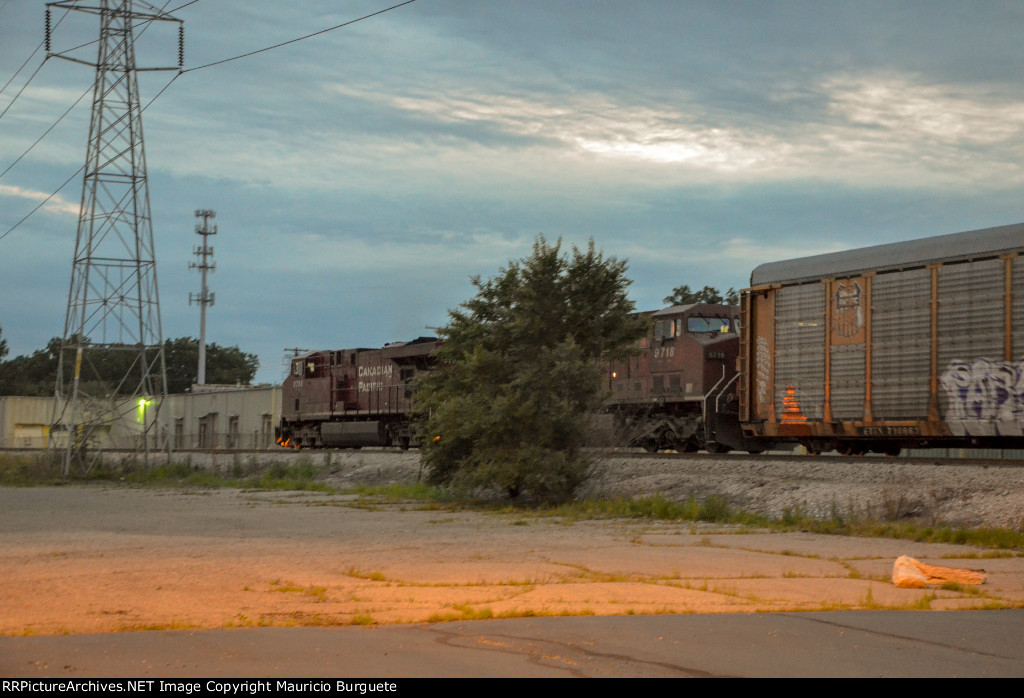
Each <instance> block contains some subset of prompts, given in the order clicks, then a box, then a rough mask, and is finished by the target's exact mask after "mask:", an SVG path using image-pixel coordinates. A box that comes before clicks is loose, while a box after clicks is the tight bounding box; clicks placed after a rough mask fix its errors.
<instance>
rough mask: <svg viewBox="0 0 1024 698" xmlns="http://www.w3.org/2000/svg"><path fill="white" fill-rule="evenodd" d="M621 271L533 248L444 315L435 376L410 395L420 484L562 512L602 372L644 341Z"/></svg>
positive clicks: (541, 244)
mask: <svg viewBox="0 0 1024 698" xmlns="http://www.w3.org/2000/svg"><path fill="white" fill-rule="evenodd" d="M625 272H626V263H625V262H622V261H618V260H617V259H615V258H614V257H610V258H608V259H605V258H604V256H603V254H602V253H600V252H597V251H596V250H595V249H594V244H593V241H591V243H590V246H589V247H588V248H587V249H586V251H580V250H579V249H577V248H575V247H573V249H572V255H571V257H570V256H569V255H566V254H563V253H562V251H561V242H557V243H555V244H554V245H551V244H548V242H547V241H546V240H545V239H544V238H543V237H542V236H541V237H538V238H537V241H536V242H535V243H534V246H533V255H532V256H530V257H528V258H525V259H522V260H519V261H512V262H510V263H509V264H508V266H507V267H505V268H503V269H502V270H501V272H500V273H499V275H498V276H497V277H495V278H493V279H490V280H488V281H481V280H480V277H474V278H473V279H472V282H473V285H474V286H475V287H476V289H477V294H476V296H475V297H474V298H472V299H471V300H468V301H466V302H465V303H463V304H462V305H461V306H460V308H459V309H458V310H452V311H449V317H450V319H449V322H448V324H447V325H446V326H445V327H443V328H441V330H440V333H439V334H440V335H441V337H442V338H443V339H444V345H443V346H442V348H441V349H440V350H439V351H438V353H437V359H438V369H437V370H435V371H433V372H431V373H430V374H429V375H426V376H424V377H423V378H422V379H420V380H419V381H417V383H416V405H417V408H418V409H419V410H420V411H421V415H422V417H421V423H422V429H423V432H422V433H423V434H424V435H425V437H426V438H425V445H424V448H423V451H422V457H423V462H424V464H425V465H426V466H427V470H428V481H429V482H430V483H432V484H437V485H446V486H451V487H453V488H454V489H456V490H458V491H462V492H474V491H481V490H485V491H499V492H505V493H507V494H508V495H509V496H511V497H513V498H514V497H516V496H518V495H519V494H521V493H529V494H530V495H531V496H533V497H534V498H536V499H544V500H555V501H557V500H563V499H565V498H567V497H568V496H570V495H571V494H572V492H573V490H574V489H575V488H576V486H577V485H578V484H579V483H580V482H582V480H583V478H584V477H585V475H586V471H587V466H588V459H587V457H586V455H585V454H584V453H583V452H582V446H583V443H584V439H585V436H586V432H587V426H588V421H589V417H590V414H591V413H592V412H593V411H594V410H595V409H596V408H597V407H598V405H599V404H600V403H601V400H602V397H603V393H602V387H601V382H602V381H601V376H602V369H601V365H602V363H603V362H606V361H609V360H612V359H617V358H622V357H624V356H626V355H627V354H628V352H629V350H630V348H631V347H632V346H633V345H634V343H635V342H636V341H637V340H639V339H640V338H641V337H643V336H644V335H645V334H646V333H647V323H646V322H645V321H643V320H642V319H640V318H638V317H636V316H635V315H634V314H633V310H634V307H633V303H632V301H630V300H629V299H628V297H627V295H626V290H627V288H628V286H629V284H630V283H631V282H630V281H629V280H628V279H627V278H626V276H625Z"/></svg>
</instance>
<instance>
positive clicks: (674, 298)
mask: <svg viewBox="0 0 1024 698" xmlns="http://www.w3.org/2000/svg"><path fill="white" fill-rule="evenodd" d="M663 301H664V303H665V305H690V304H691V303H724V304H726V305H739V304H740V294H739V291H737V290H736V289H734V288H730V289H729V290H728V291H726V292H725V295H724V296H723V295H722V294H721V293H719V292H718V289H717V288H712V287H711V286H705V287H704V288H702V289H701V290H699V291H693V290H691V289H690V287H689V286H687V285H685V284H684V285H682V286H676V287H675V288H674V289H672V293H671V294H670V295H668V296H665V298H664V299H663Z"/></svg>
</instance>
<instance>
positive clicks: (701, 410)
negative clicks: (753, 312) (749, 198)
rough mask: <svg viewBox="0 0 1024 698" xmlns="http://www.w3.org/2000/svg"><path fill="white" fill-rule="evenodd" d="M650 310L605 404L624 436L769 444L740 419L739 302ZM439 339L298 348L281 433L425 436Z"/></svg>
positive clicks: (647, 440)
mask: <svg viewBox="0 0 1024 698" xmlns="http://www.w3.org/2000/svg"><path fill="white" fill-rule="evenodd" d="M641 315H643V316H646V317H649V318H650V320H651V325H650V326H651V331H650V333H649V334H648V336H647V337H646V338H645V339H643V340H641V341H640V343H639V346H638V347H637V351H636V352H635V353H634V354H633V356H631V357H630V358H629V359H628V360H627V361H624V362H621V363H617V364H613V365H610V366H608V369H607V381H608V382H607V388H608V397H607V399H606V401H605V405H604V409H605V414H606V416H607V417H608V418H609V419H610V420H611V422H612V425H611V427H610V428H611V429H612V434H613V437H612V438H613V439H615V440H616V443H618V444H619V445H632V446H642V447H643V448H645V449H647V450H648V451H656V450H659V449H679V450H683V451H696V450H698V449H707V450H709V451H711V452H725V451H728V450H730V449H732V448H741V447H746V448H749V449H750V450H753V449H755V448H763V446H758V445H755V444H754V443H753V442H750V441H749V440H748V439H745V438H744V437H743V435H742V433H741V432H740V429H739V423H738V421H737V419H738V418H737V414H738V411H737V403H736V388H735V385H736V379H737V377H738V376H737V373H736V368H735V367H736V359H737V354H738V350H739V339H738V338H739V318H738V308H737V307H736V306H729V305H718V304H706V303H698V304H692V305H682V306H675V307H671V308H666V309H664V310H659V311H655V312H645V313H641ZM437 346H438V340H437V339H436V338H434V337H420V338H418V339H415V340H413V341H411V342H396V343H393V344H388V345H385V346H384V347H383V348H381V349H365V348H364V349H344V350H341V351H313V352H308V353H306V354H303V355H301V356H296V357H294V358H293V359H292V362H291V370H290V372H289V376H288V378H286V379H285V381H284V384H283V386H282V389H281V390H282V394H281V423H280V426H279V427H278V428H277V430H276V431H277V443H278V444H280V445H282V446H286V447H291V448H321V447H333V448H360V447H362V446H397V447H399V448H402V449H407V448H410V447H414V446H417V445H419V436H418V434H417V433H416V431H415V429H414V428H413V426H412V423H411V421H410V418H409V417H410V411H411V409H412V402H411V393H412V389H411V383H412V381H413V379H414V378H415V377H416V376H417V375H418V374H419V373H420V372H422V371H425V370H429V368H430V366H431V363H432V354H433V352H434V350H435V349H436V348H437ZM748 442H749V443H748Z"/></svg>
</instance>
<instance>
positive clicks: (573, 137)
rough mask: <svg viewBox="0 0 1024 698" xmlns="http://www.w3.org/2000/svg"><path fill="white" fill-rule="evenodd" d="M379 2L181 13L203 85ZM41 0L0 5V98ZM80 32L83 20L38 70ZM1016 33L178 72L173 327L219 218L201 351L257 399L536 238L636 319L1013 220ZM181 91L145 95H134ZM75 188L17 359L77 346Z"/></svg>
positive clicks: (447, 299) (159, 46)
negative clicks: (253, 359) (223, 355)
mask: <svg viewBox="0 0 1024 698" xmlns="http://www.w3.org/2000/svg"><path fill="white" fill-rule="evenodd" d="M164 1H165V0H155V4H156V5H157V6H158V7H160V6H163V5H164ZM185 2H186V0H172V2H171V3H170V4H169V5H168V9H172V8H174V7H177V6H180V5H182V4H184V3H185ZM395 2H397V0H390V1H389V0H347V1H343V0H331V1H314V0H304V1H302V2H292V3H283V2H274V1H273V0H244V1H242V0H200V1H199V2H196V3H194V4H191V5H189V6H188V7H185V8H184V9H181V10H180V11H178V12H177V13H176V15H175V16H177V17H179V18H180V19H182V20H184V22H185V28H186V58H185V67H186V68H195V67H198V66H202V65H205V64H207V63H210V62H213V61H217V60H220V59H223V58H229V57H232V56H236V55H239V54H242V53H246V52H248V51H252V50H255V49H259V48H263V47H265V46H269V45H272V44H276V43H280V42H283V41H287V40H290V39H294V38H297V37H300V36H303V35H305V34H310V33H312V32H316V31H318V30H321V29H325V28H328V27H331V26H334V25H337V24H340V23H342V22H345V21H347V20H351V19H356V18H358V17H360V16H362V15H365V14H368V13H370V12H374V11H377V10H380V9H383V8H385V7H388V6H389V5H392V4H394V3H395ZM90 4H94V3H90ZM44 7H45V5H44V3H43V2H40V1H37V0H0V86H2V85H3V83H5V82H7V80H8V78H10V77H11V76H12V75H14V74H15V71H17V69H18V67H19V66H20V65H21V64H22V63H23V62H24V61H25V60H26V59H27V58H28V57H29V55H30V54H31V53H32V51H33V50H34V49H36V47H37V46H38V45H39V43H40V42H41V40H42V34H43V15H44ZM62 14H63V11H62V10H58V9H55V10H54V22H56V21H57V19H59V18H60V16H61V15H62ZM96 36H98V28H97V25H96V24H95V18H93V17H91V16H88V15H84V14H81V13H72V16H69V17H68V18H67V20H66V22H65V23H63V24H61V26H60V27H58V28H57V29H56V31H55V32H54V49H55V50H59V49H63V48H67V47H71V46H75V45H76V44H77V43H82V42H85V41H89V40H90V39H95V38H96ZM1022 37H1024V1H1022V0H1016V1H1013V2H999V1H996V0H986V1H977V2H940V1H938V0H926V1H923V2H915V1H913V0H900V1H899V2H896V1H891V2H870V1H866V0H858V1H857V2H829V1H827V0H813V1H811V2H785V1H776V2H723V1H721V0H715V1H712V2H690V1H683V0H678V1H669V0H663V1H655V0H630V1H628V2H627V1H626V0H618V1H608V0H579V1H576V0H418V2H415V3H413V4H411V5H407V6H405V7H402V8H399V9H396V10H394V11H391V12H388V13H385V14H382V15H380V16H377V17H374V18H371V19H368V20H366V21H363V22H360V23H357V24H354V25H352V26H349V27H346V28H342V29H338V30H336V31H333V32H330V33H326V34H323V35H320V36H317V37H314V38H311V39H308V40H305V41H301V42H298V43H295V44H291V45H289V46H285V47H282V48H278V49H275V50H273V51H269V52H266V53H261V54H259V55H256V56H252V57H249V58H244V59H241V60H237V61H234V62H230V63H226V64H223V65H219V66H214V67H209V68H202V69H199V70H194V71H192V72H187V73H184V74H183V75H181V76H180V77H178V79H177V80H175V81H174V83H173V84H172V85H171V86H170V87H169V88H168V89H167V90H166V92H164V93H163V94H162V95H161V96H160V97H159V99H157V100H156V101H155V102H154V103H153V105H152V106H151V107H149V109H148V110H147V111H146V113H145V115H144V123H145V135H146V155H147V159H148V166H149V188H150V198H151V202H152V210H153V220H154V234H155V241H156V249H157V258H158V270H159V271H158V274H159V282H160V300H161V307H162V314H163V334H164V336H165V337H180V336H198V334H199V311H198V307H197V306H192V307H190V306H189V305H188V295H189V293H190V292H193V293H195V292H198V290H199V275H198V273H196V272H195V271H190V270H189V269H188V264H189V262H190V261H195V258H194V257H193V256H192V254H191V252H192V248H193V246H194V245H196V244H199V242H200V239H199V236H197V235H196V234H195V233H194V232H193V231H194V227H195V222H196V219H195V218H194V215H193V214H194V211H195V209H198V208H210V209H214V210H216V212H217V218H216V223H217V225H218V227H219V234H218V235H217V236H216V237H215V238H212V242H213V244H214V247H215V250H216V255H215V259H216V262H217V270H216V272H215V273H214V274H213V275H212V276H211V278H210V286H211V289H212V290H213V291H214V292H215V293H216V305H215V306H214V307H213V308H211V309H210V311H209V315H208V321H207V322H208V339H209V341H213V342H217V343H218V344H222V345H238V346H240V347H241V348H242V349H243V350H245V351H250V352H256V353H258V354H259V356H260V360H261V369H260V372H259V374H258V376H257V379H258V380H260V381H266V382H271V381H273V382H277V381H279V380H280V378H281V369H282V355H283V350H284V348H285V347H296V346H298V347H305V348H317V349H328V348H330V349H340V348H344V347H353V346H379V345H381V344H382V343H384V342H388V341H394V340H404V339H411V338H413V337H416V336H419V335H423V334H429V331H428V330H426V329H425V327H426V326H437V325H441V324H443V323H444V322H445V319H446V310H447V309H448V308H452V307H455V306H456V305H458V304H459V303H460V302H462V301H463V300H466V299H467V298H468V297H469V296H471V295H472V286H471V285H470V283H469V276H470V275H474V274H479V275H482V276H484V277H488V276H491V275H493V274H495V273H496V272H497V271H498V269H499V268H500V267H501V266H502V265H503V264H505V263H506V262H507V261H508V260H509V259H512V258H520V257H523V256H526V255H528V254H529V253H530V250H531V245H532V243H533V241H534V240H535V238H536V236H537V235H538V234H543V235H544V236H546V237H547V238H548V239H550V240H555V239H558V238H561V239H562V240H563V241H564V244H565V245H567V246H568V245H572V244H575V245H580V246H583V245H586V243H587V240H588V239H590V238H593V239H594V241H595V243H596V244H597V246H598V247H599V248H600V249H602V250H603V251H604V252H605V254H607V255H610V256H615V257H618V258H620V259H621V258H627V259H628V260H629V268H630V276H631V278H632V279H633V280H634V283H633V286H632V288H631V295H632V298H633V299H634V301H635V302H636V304H637V306H638V308H639V309H652V308H657V307H660V305H661V299H662V297H663V296H665V295H667V294H668V293H669V292H670V291H671V290H672V288H673V287H674V286H677V285H680V284H683V283H686V284H689V285H691V286H693V287H700V286H703V285H704V284H710V285H713V286H716V287H718V288H720V289H722V290H725V289H726V288H728V287H736V288H741V287H745V286H746V285H747V284H748V282H749V275H750V270H751V269H752V268H753V267H754V266H756V265H757V264H759V263H761V262H766V261H774V260H778V259H787V258H791V257H797V256H804V255H808V254H817V253H821V252H829V251H836V250H842V249H847V248H852V247H860V246H864V245H871V244H880V243H888V242H896V241H900V240H909V239H914V238H919V237H926V236H930V235H939V234H945V233H952V232H957V231H962V230H973V229H977V228H985V227H990V226H996V225H1004V224H1009V223H1018V222H1022V221H1024V190H1022V185H1024V167H1022V165H1024V78H1022V76H1024V48H1022V46H1024V44H1022ZM85 50H86V51H95V48H92V47H90V48H88V49H85ZM176 52H177V38H176V31H175V30H168V29H167V28H154V29H153V30H152V31H147V32H146V34H145V35H143V36H142V37H141V38H140V39H139V40H138V42H137V60H138V64H139V65H169V64H175V63H176V61H177V57H176ZM42 54H43V52H42V50H40V52H39V53H37V54H36V56H35V57H34V58H33V59H32V60H30V61H29V63H28V65H27V66H26V68H25V69H24V70H22V71H21V73H20V74H19V75H18V76H17V77H16V78H15V79H14V81H13V82H12V83H11V84H10V85H9V86H8V87H7V88H6V89H5V90H4V91H3V93H2V94H0V111H3V109H5V108H6V107H7V106H8V104H10V102H11V99H12V98H13V97H14V95H16V94H17V93H18V90H20V89H21V87H22V86H23V85H24V83H25V81H26V80H27V79H28V77H29V76H30V75H31V74H32V71H34V70H35V69H36V68H37V67H39V64H40V63H41V61H42ZM83 57H88V58H94V56H92V55H88V56H87V55H84V54H83ZM93 77H94V76H93V71H92V70H91V69H90V68H88V67H86V66H82V65H78V64H75V63H70V62H66V61H60V60H57V59H52V60H50V61H47V62H46V63H45V64H44V65H43V66H42V69H41V70H40V71H39V73H38V74H37V75H36V77H35V78H34V79H33V80H32V82H31V84H30V85H29V86H28V88H27V89H25V91H24V93H23V94H22V95H21V97H19V98H18V99H17V101H16V102H15V103H14V104H13V106H11V108H10V110H9V111H8V112H7V113H6V114H4V115H3V116H2V117H0V171H3V170H4V169H6V168H7V167H8V165H9V164H10V163H11V162H13V161H14V160H15V159H16V158H18V157H19V156H20V155H22V154H23V153H24V152H25V150H26V149H27V148H28V147H29V146H30V145H31V144H32V142H33V141H34V140H35V139H36V138H38V137H39V136H40V135H41V134H42V133H43V131H45V130H46V129H47V128H48V127H50V126H51V125H52V124H53V123H54V122H55V121H56V120H57V119H58V118H59V117H60V115H61V114H62V113H64V111H65V110H67V109H68V107H70V106H71V105H72V104H73V103H74V102H75V100H77V99H78V98H79V97H80V96H81V95H82V94H83V92H84V91H85V90H86V89H88V88H89V86H90V85H91V83H92V80H93ZM172 77H173V73H149V74H146V75H145V76H143V78H142V80H141V91H142V93H143V101H144V102H147V101H148V100H149V99H151V98H152V97H153V96H154V95H156V94H157V93H158V92H159V91H160V89H161V88H162V87H164V85H165V84H166V83H167V82H168V80H170V79H171V78H172ZM90 99H91V97H90V96H86V97H85V98H84V99H83V100H82V101H81V102H80V103H79V105H78V106H77V107H76V108H75V109H74V110H73V111H72V112H71V114H70V115H69V116H68V117H67V118H66V119H64V120H63V121H62V122H61V123H60V124H59V125H58V126H57V127H56V128H54V130H53V131H52V132H51V133H50V134H49V135H48V136H47V137H46V138H45V139H44V140H43V141H42V142H41V143H40V144H39V145H38V146H37V147H35V148H34V149H33V150H32V151H31V152H30V153H29V154H28V155H26V156H25V157H24V159H23V160H22V161H21V162H19V163H18V164H17V165H16V166H15V167H13V168H12V169H11V170H10V171H9V172H7V174H5V175H3V176H2V177H0V235H3V234H4V233H5V232H6V231H7V230H8V229H10V228H11V226H13V225H14V224H15V223H17V222H18V221H19V220H20V219H21V218H22V217H23V216H24V215H25V214H27V213H28V212H29V211H30V210H31V209H32V208H33V207H35V206H36V205H37V204H38V203H39V202H40V201H41V200H42V199H43V198H45V197H46V196H47V195H49V194H51V193H52V192H53V191H54V190H56V189H57V188H58V187H59V186H60V185H61V184H62V183H63V182H64V181H65V180H66V179H68V177H70V176H71V175H72V173H74V172H75V171H76V170H77V169H78V168H79V167H81V165H82V163H83V162H84V159H85V145H86V139H87V135H88V122H89V101H90ZM81 186H82V184H81V178H80V177H77V178H75V179H74V180H72V181H71V182H70V183H69V184H68V185H67V186H66V187H65V188H64V189H63V190H61V192H60V193H59V194H58V196H56V197H54V199H52V200H51V202H50V203H49V204H47V205H46V206H45V207H44V208H42V209H40V211H39V212H37V213H36V214H35V215H33V216H32V217H30V218H29V219H28V220H27V221H26V222H25V223H24V224H22V225H21V226H20V227H18V228H17V229H16V230H15V231H14V232H12V233H10V234H9V235H7V236H6V237H4V238H3V239H2V240H0V328H2V331H3V337H4V338H5V339H7V341H8V344H9V345H10V349H11V355H12V356H13V355H16V354H22V353H30V352H31V351H33V350H34V349H38V348H40V347H42V346H44V345H45V343H46V342H47V341H48V340H49V339H50V338H51V337H54V336H57V335H60V334H61V332H62V331H63V321H64V313H65V307H66V304H67V293H68V284H69V281H70V272H71V258H72V255H73V252H74V239H75V227H76V221H77V209H78V202H79V200H80V197H81Z"/></svg>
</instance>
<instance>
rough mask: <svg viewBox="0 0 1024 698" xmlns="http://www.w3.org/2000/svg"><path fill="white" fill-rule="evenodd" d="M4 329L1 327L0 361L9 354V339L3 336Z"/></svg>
mask: <svg viewBox="0 0 1024 698" xmlns="http://www.w3.org/2000/svg"><path fill="white" fill-rule="evenodd" d="M3 336H4V330H3V328H2V327H0V361H3V360H4V357H6V356H7V340H6V339H4V338H3Z"/></svg>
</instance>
